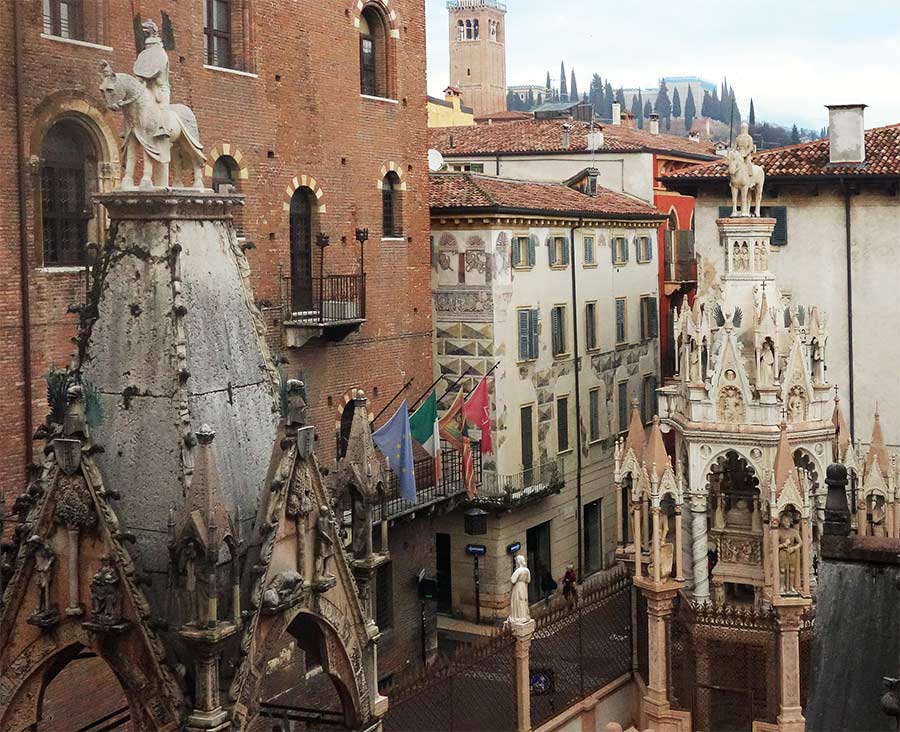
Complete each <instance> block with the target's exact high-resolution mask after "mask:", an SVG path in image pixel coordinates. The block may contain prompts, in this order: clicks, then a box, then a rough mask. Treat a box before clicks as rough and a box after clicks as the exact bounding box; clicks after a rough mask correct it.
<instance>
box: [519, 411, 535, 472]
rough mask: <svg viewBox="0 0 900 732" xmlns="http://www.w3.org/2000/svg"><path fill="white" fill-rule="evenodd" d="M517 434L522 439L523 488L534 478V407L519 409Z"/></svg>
mask: <svg viewBox="0 0 900 732" xmlns="http://www.w3.org/2000/svg"><path fill="white" fill-rule="evenodd" d="M519 426H520V431H519V434H520V436H521V439H522V445H521V447H522V480H523V483H522V485H523V486H526V487H527V486H529V485H531V481H532V478H533V477H534V470H533V469H534V405H533V404H528V405H526V406H524V407H521V408H520V409H519Z"/></svg>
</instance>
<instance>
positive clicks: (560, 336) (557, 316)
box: [550, 305, 568, 356]
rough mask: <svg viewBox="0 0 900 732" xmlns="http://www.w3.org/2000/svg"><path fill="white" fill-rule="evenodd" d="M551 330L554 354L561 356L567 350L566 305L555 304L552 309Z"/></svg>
mask: <svg viewBox="0 0 900 732" xmlns="http://www.w3.org/2000/svg"><path fill="white" fill-rule="evenodd" d="M550 332H551V336H552V341H553V343H552V345H553V355H554V356H561V355H563V354H564V353H566V352H567V348H568V346H567V343H566V341H567V338H566V306H565V305H554V306H553V309H552V310H551V311H550Z"/></svg>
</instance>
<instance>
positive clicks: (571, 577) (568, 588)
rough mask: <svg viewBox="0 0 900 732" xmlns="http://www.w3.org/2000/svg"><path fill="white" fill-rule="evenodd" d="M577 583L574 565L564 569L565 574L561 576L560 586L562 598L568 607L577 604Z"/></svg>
mask: <svg viewBox="0 0 900 732" xmlns="http://www.w3.org/2000/svg"><path fill="white" fill-rule="evenodd" d="M577 582H578V575H577V574H575V567H574V565H571V564H570V565H569V566H567V567H566V573H565V574H564V575H563V579H562V585H563V597H564V598H565V600H566V603H567V604H569V605H575V604H577V603H578V587H576V583H577Z"/></svg>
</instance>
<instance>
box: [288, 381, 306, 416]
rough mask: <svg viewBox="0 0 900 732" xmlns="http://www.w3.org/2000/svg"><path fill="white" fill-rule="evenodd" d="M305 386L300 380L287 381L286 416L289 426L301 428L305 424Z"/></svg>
mask: <svg viewBox="0 0 900 732" xmlns="http://www.w3.org/2000/svg"><path fill="white" fill-rule="evenodd" d="M306 405H307V397H306V384H304V383H303V382H302V381H300V379H288V382H287V414H286V415H285V417H286V421H287V423H288V424H289V425H297V426H299V427H302V426H303V425H305V424H306Z"/></svg>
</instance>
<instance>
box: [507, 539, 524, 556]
mask: <svg viewBox="0 0 900 732" xmlns="http://www.w3.org/2000/svg"><path fill="white" fill-rule="evenodd" d="M521 548H522V542H521V541H514V542H513V543H512V544H509V545H507V547H506V553H507V554H515V553H516V552H517V551H519V549H521Z"/></svg>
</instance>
